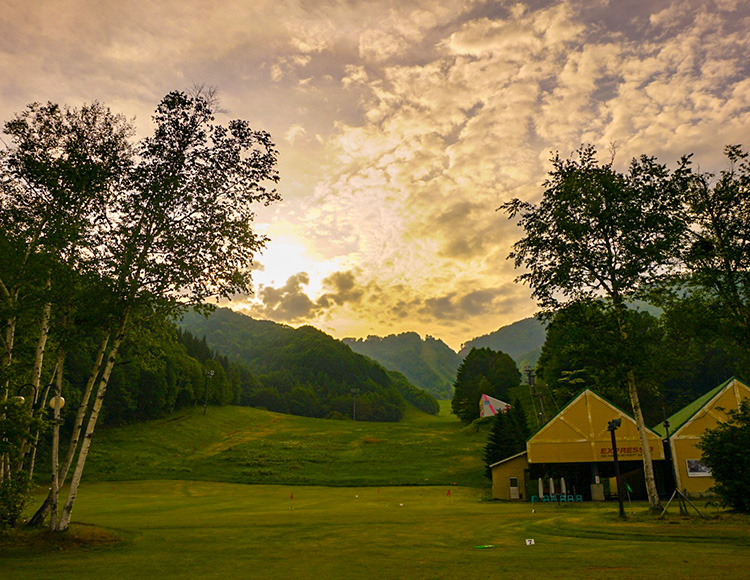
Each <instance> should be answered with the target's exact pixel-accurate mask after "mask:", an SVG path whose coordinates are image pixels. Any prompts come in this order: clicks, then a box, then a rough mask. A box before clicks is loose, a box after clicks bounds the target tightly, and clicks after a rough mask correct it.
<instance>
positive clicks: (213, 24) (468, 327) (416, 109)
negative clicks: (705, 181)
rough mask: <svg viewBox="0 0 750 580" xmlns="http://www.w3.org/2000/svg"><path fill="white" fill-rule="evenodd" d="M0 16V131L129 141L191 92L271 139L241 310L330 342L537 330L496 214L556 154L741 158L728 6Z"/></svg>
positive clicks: (229, 9)
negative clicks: (24, 113)
mask: <svg viewBox="0 0 750 580" xmlns="http://www.w3.org/2000/svg"><path fill="white" fill-rule="evenodd" d="M5 5H6V6H5V8H6V10H5V13H6V15H7V17H6V19H5V20H4V21H3V22H2V23H0V27H1V28H0V72H1V73H2V74H3V77H4V78H6V79H12V81H11V82H6V83H4V85H3V86H2V87H0V113H2V118H3V119H8V118H10V116H11V115H12V113H13V112H14V111H18V110H20V109H21V108H23V106H24V105H25V104H26V103H28V102H30V101H33V100H48V99H51V100H58V101H63V102H68V103H70V104H78V103H80V102H82V101H91V100H94V99H98V100H100V101H102V102H105V103H106V104H108V105H110V106H111V107H112V108H113V109H115V110H117V111H122V112H124V113H125V114H126V115H128V116H133V115H137V117H138V118H137V120H136V122H137V125H138V128H139V131H140V132H141V134H144V133H146V132H147V131H148V129H149V123H148V117H149V115H150V111H151V110H153V107H154V106H155V104H156V102H157V101H158V99H159V98H160V97H161V96H162V95H163V94H164V93H165V92H167V91H168V90H172V89H175V88H186V87H189V86H190V85H191V84H192V83H193V82H196V81H197V82H204V83H206V84H209V85H216V86H217V87H218V88H219V91H220V93H219V94H220V97H221V99H222V105H223V107H224V108H225V109H227V111H228V116H230V117H239V118H246V119H248V120H249V121H250V122H251V123H252V124H253V125H254V126H255V127H257V128H264V129H266V130H268V131H270V132H271V134H272V135H273V137H274V139H275V141H276V143H277V145H278V147H279V150H280V153H281V158H280V171H281V175H282V182H281V184H280V192H281V194H282V196H283V198H284V201H283V202H282V203H280V204H278V205H276V206H273V207H271V208H263V209H260V210H259V212H258V220H257V223H258V228H259V229H260V230H261V231H262V232H263V233H265V234H267V235H269V236H270V238H271V242H270V243H269V245H268V249H267V250H266V252H265V253H264V254H263V255H261V256H259V257H258V260H257V262H258V263H259V264H260V265H262V268H261V269H258V270H256V272H255V274H254V278H255V282H256V294H255V296H254V297H251V298H248V299H244V300H242V301H239V302H238V303H237V305H238V306H241V307H243V308H246V309H248V311H249V312H251V313H252V314H254V315H256V316H267V317H270V318H273V319H275V320H279V321H283V322H288V323H290V324H303V323H306V322H309V323H313V324H316V325H318V326H320V327H322V328H324V329H325V330H327V331H329V332H331V333H333V334H334V335H336V336H344V335H347V334H353V335H364V334H367V333H376V334H388V333H391V332H402V331H406V330H416V331H418V332H421V333H423V334H424V333H429V334H432V335H435V336H438V337H440V338H443V339H444V340H446V341H447V342H448V343H449V344H451V346H454V347H457V346H458V345H459V344H460V342H462V341H464V340H467V339H469V338H472V337H474V336H476V335H478V334H482V333H486V332H490V331H492V330H494V329H496V328H497V327H498V326H500V325H502V324H506V323H510V322H512V321H514V320H517V319H519V318H522V317H524V316H528V315H530V314H531V313H533V312H534V310H535V307H534V304H533V303H532V302H531V301H530V300H529V291H528V289H527V288H524V287H519V286H518V285H516V284H514V283H513V278H514V277H515V274H516V273H515V272H514V271H513V268H512V264H510V263H509V262H507V261H506V259H505V258H506V256H507V253H508V251H509V249H510V245H511V244H512V243H513V241H515V240H516V239H517V237H518V236H519V232H518V231H517V230H516V228H515V227H514V226H513V224H511V223H509V222H508V221H507V220H506V219H505V218H504V216H502V215H500V214H498V213H496V212H495V209H496V208H497V207H498V206H499V205H500V203H502V202H503V201H504V200H507V199H509V198H511V197H521V198H524V199H529V200H535V199H538V197H539V195H540V193H541V188H540V185H541V183H542V181H543V180H544V176H545V172H546V171H547V169H548V168H549V165H548V162H547V160H548V158H549V156H550V153H551V152H552V151H560V153H561V154H563V155H567V154H569V153H570V152H571V151H573V150H574V149H576V148H577V147H578V146H579V145H580V144H581V143H582V142H591V143H594V144H595V145H597V146H598V147H599V150H600V152H602V155H603V157H607V156H608V155H609V149H610V146H611V145H612V144H613V143H614V144H616V149H617V158H616V163H618V164H620V166H624V165H625V164H626V163H627V162H628V161H629V159H630V158H631V157H632V156H637V155H641V154H650V155H657V156H658V157H659V158H660V159H661V160H662V161H664V162H667V163H673V162H674V161H675V160H676V159H678V158H679V157H680V156H681V155H683V154H685V153H690V152H693V153H695V155H696V161H697V162H698V163H700V165H701V168H702V169H704V170H713V169H720V168H721V163H722V159H721V151H722V148H723V146H724V145H725V144H729V143H743V142H744V144H745V146H750V143H748V142H747V135H748V129H750V80H748V77H750V74H749V73H750V65H749V64H748V59H747V56H746V55H747V54H749V53H750V40H748V38H747V36H748V35H747V34H746V31H747V30H748V29H750V8H748V5H747V4H746V3H742V2H731V1H729V0H722V1H717V2H707V1H703V0H694V1H680V2H676V1H675V2H672V1H669V0H653V1H649V2H645V1H644V2H641V1H634V2H628V3H618V2H606V1H603V2H585V1H583V0H581V1H554V0H538V1H529V2H498V1H483V0H474V1H466V0H445V1H443V2H440V3H439V5H438V4H437V3H435V2H433V1H432V0H429V1H428V0H412V1H409V2H396V1H395V0H394V1H387V0H382V1H376V2H356V3H353V2H345V1H342V0H318V1H307V0H304V1H296V0H295V1H292V0H278V1H274V2H270V1H267V2H253V3H247V2H241V1H239V0H237V1H235V2H232V1H228V2H226V3H223V4H222V5H221V8H218V7H215V6H211V7H210V8H209V7H208V6H207V5H206V4H205V3H201V2H197V1H187V0H185V1H180V2H177V1H176V0H175V1H165V2H160V3H151V2H146V1H145V0H144V1H143V2H139V1H133V2H128V3H120V4H115V3H98V2H94V1H93V0H91V1H88V2H87V1H77V2H73V1H70V2H67V3H51V2H35V3H31V4H29V3H23V2H20V0H19V1H17V2H16V1H11V2H6V3H5ZM10 23H13V26H11V25H10ZM82 38H85V39H86V41H85V42H81V40H80V39H82ZM220 120H221V121H224V120H225V119H224V118H222V119H220Z"/></svg>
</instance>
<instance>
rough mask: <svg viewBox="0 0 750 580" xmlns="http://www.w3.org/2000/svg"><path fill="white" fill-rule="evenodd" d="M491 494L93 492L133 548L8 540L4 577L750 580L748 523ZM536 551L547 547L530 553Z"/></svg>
mask: <svg viewBox="0 0 750 580" xmlns="http://www.w3.org/2000/svg"><path fill="white" fill-rule="evenodd" d="M449 490H450V491H451V495H450V496H449V495H447V493H448V491H449ZM292 495H293V499H291V497H292ZM481 495H482V492H481V491H480V490H477V489H475V488H465V487H459V486H456V487H453V486H451V487H443V486H427V487H384V488H380V489H379V488H377V487H369V488H346V487H337V488H326V487H303V486H268V485H241V484H228V483H214V482H189V481H140V482H115V483H111V482H107V483H105V482H100V483H91V484H87V485H85V486H84V487H83V489H82V490H81V495H80V499H79V503H78V504H77V507H76V510H75V519H76V521H78V522H86V523H89V524H95V525H97V526H102V527H104V528H106V529H108V530H111V531H113V532H115V533H117V534H119V535H120V536H121V537H123V538H124V540H123V541H122V542H121V543H120V544H117V545H114V546H113V545H109V544H105V545H103V546H98V547H90V548H86V547H85V546H84V547H75V548H70V547H67V546H64V545H63V546H58V547H55V548H52V549H49V548H46V547H41V546H37V547H36V548H34V549H32V550H29V549H28V548H23V549H22V548H13V547H12V546H8V545H3V544H2V543H1V542H2V540H1V539H0V548H2V549H0V577H2V578H8V579H13V580H22V579H39V580H42V579H48V578H49V579H52V578H76V579H80V580H83V579H88V578H91V579H94V578H96V579H100V578H111V579H120V578H124V579H127V578H158V579H160V580H161V579H167V578H272V579H273V578H316V579H317V578H321V579H327V578H332V579H335V578H352V579H357V578H368V579H371V578H377V579H381V578H386V579H387V578H408V579H412V578H415V579H421V578H462V579H472V578H482V579H486V578H534V579H542V578H606V577H617V578H670V579H674V578H698V577H710V578H733V579H736V578H743V577H747V576H748V568H749V567H750V536H749V535H748V519H747V518H744V517H740V516H731V515H724V516H723V517H721V518H718V519H711V520H709V521H701V520H696V519H690V520H687V519H685V520H683V519H679V518H672V519H668V520H658V519H655V518H653V517H652V516H646V515H645V514H644V507H643V505H639V506H636V507H635V508H634V511H635V512H636V513H635V515H634V516H631V519H630V520H629V521H627V522H620V521H618V520H617V507H616V505H615V504H612V503H609V504H571V505H562V506H557V505H554V504H553V505H549V504H544V505H536V506H535V508H534V509H535V512H534V513H532V506H531V505H530V504H527V503H507V502H489V501H481ZM81 529H82V528H80V527H79V528H78V530H81ZM85 531H86V530H85V529H84V533H85ZM530 538H533V539H534V540H535V545H534V546H527V545H526V543H525V541H526V539H530ZM483 546H492V547H483Z"/></svg>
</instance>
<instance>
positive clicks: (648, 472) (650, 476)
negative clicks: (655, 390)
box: [613, 300, 661, 510]
mask: <svg viewBox="0 0 750 580" xmlns="http://www.w3.org/2000/svg"><path fill="white" fill-rule="evenodd" d="M613 302H614V306H615V314H616V317H617V325H618V326H619V329H620V337H621V338H622V341H623V343H624V344H626V345H627V343H628V331H627V329H626V328H625V323H624V318H623V306H622V303H620V302H619V300H613ZM628 395H629V396H630V404H631V406H632V407H633V416H634V417H635V424H636V426H637V427H638V436H639V438H640V440H641V449H643V476H644V479H645V482H646V494H647V495H648V504H649V506H650V507H651V509H653V510H661V502H660V501H659V493H658V491H657V490H656V479H655V478H654V462H653V460H652V459H651V449H650V448H649V444H648V437H647V432H646V422H645V421H644V420H643V411H642V410H641V401H640V399H639V398H638V389H637V388H636V384H635V372H634V371H633V369H632V368H630V369H628Z"/></svg>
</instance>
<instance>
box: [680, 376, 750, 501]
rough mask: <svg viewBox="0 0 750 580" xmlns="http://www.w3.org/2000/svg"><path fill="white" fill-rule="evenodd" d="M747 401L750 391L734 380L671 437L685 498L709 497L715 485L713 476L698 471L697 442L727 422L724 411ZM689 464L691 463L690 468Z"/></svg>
mask: <svg viewBox="0 0 750 580" xmlns="http://www.w3.org/2000/svg"><path fill="white" fill-rule="evenodd" d="M745 398H750V389H749V388H748V387H747V386H745V385H744V384H742V383H741V382H739V381H737V380H735V381H732V382H731V383H730V384H729V385H727V387H726V388H725V389H723V390H722V391H721V392H719V393H718V394H717V395H716V396H715V397H714V398H713V399H711V400H710V401H709V402H708V403H706V405H705V406H704V407H703V408H702V409H701V410H700V411H698V412H697V413H696V414H695V416H694V417H693V418H691V419H690V420H689V421H687V422H686V423H685V424H684V425H683V426H682V427H680V428H679V429H678V430H677V431H676V432H675V433H674V435H672V437H671V438H670V439H671V441H670V443H671V446H672V457H674V462H675V469H676V471H677V480H678V481H677V486H678V488H679V489H680V490H682V491H683V492H685V493H687V494H688V495H694V496H702V495H708V494H709V493H710V492H709V491H708V490H709V488H710V487H712V486H713V485H714V479H713V477H710V475H706V474H705V473H703V472H702V471H701V470H700V465H696V464H695V462H698V463H700V459H701V451H700V449H698V446H697V445H698V442H699V441H700V438H701V435H703V433H704V431H706V430H707V429H713V428H714V427H716V426H717V425H718V424H719V423H723V422H725V421H726V420H727V411H729V410H730V409H738V408H739V404H740V401H741V400H742V399H745ZM689 462H690V463H691V464H692V465H691V467H689V466H688V465H689Z"/></svg>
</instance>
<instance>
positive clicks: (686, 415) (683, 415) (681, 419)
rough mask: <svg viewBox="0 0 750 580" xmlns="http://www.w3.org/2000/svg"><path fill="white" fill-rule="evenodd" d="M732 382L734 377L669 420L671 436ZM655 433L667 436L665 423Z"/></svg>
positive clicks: (655, 429)
mask: <svg viewBox="0 0 750 580" xmlns="http://www.w3.org/2000/svg"><path fill="white" fill-rule="evenodd" d="M732 381H734V377H732V378H731V379H729V380H728V381H724V382H723V383H721V384H720V385H719V386H718V387H716V388H714V389H711V390H710V391H708V392H707V393H706V394H705V395H701V396H700V397H698V398H697V399H695V401H693V402H692V403H690V404H689V405H686V406H684V407H683V408H682V409H680V410H679V411H677V412H676V413H675V414H674V415H672V416H671V417H670V418H669V419H668V421H669V434H670V436H671V435H672V434H674V433H676V432H677V430H678V429H679V428H680V427H682V426H683V425H684V424H685V423H687V422H688V421H689V420H690V419H692V418H693V417H694V416H695V414H696V413H698V411H700V410H701V409H702V408H703V407H705V406H706V404H707V403H708V402H709V401H710V400H711V399H713V398H714V397H715V396H716V395H718V394H719V393H720V392H721V391H722V390H724V389H725V388H726V387H727V385H729V384H730V383H731V382H732ZM654 431H656V432H657V433H658V434H659V435H661V436H662V437H666V436H667V430H666V428H665V427H664V422H661V423H659V424H658V425H657V426H656V427H654Z"/></svg>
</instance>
